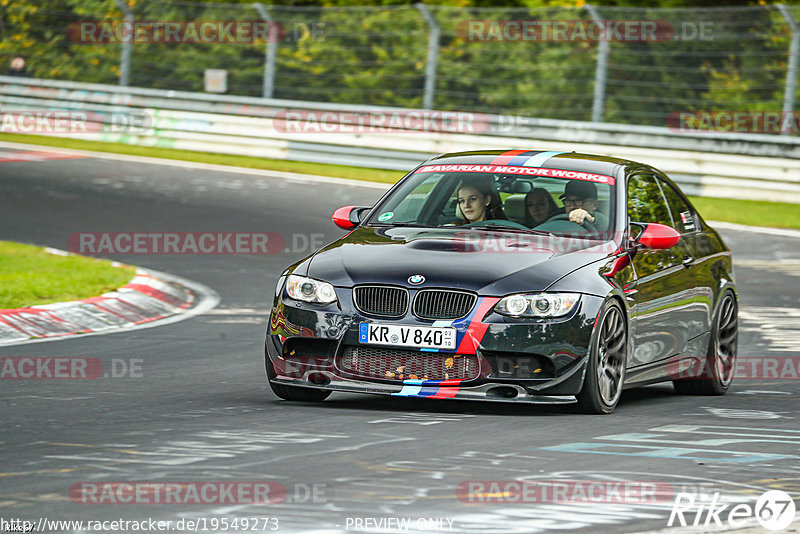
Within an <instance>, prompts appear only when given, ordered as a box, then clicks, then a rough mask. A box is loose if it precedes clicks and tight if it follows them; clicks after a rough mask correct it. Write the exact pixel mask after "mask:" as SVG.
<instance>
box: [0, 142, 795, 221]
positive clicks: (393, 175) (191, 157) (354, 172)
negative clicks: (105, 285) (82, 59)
mask: <svg viewBox="0 0 800 534" xmlns="http://www.w3.org/2000/svg"><path fill="white" fill-rule="evenodd" d="M0 141H8V142H16V143H29V144H37V145H45V146H52V147H60V148H73V149H77V150H92V151H95V152H112V153H116V154H130V155H134V156H147V157H153V158H168V159H177V160H183V161H197V162H201V163H213V164H217V165H233V166H237V167H247V168H252V169H265V170H273V171H286V172H298V173H303V174H316V175H320V176H333V177H336V178H349V179H351V180H370V181H373V182H383V183H395V182H397V181H398V180H399V179H400V178H402V177H403V175H404V173H403V172H401V171H387V170H384V169H368V168H364V167H347V166H344V165H330V164H326V163H305V162H301V161H286V160H277V159H264V158H256V157H251V156H233V155H227V154H212V153H207V152H193V151H190V150H175V149H171V148H159V147H144V146H134V145H125V144H122V143H105V142H100V141H86V140H83V139H67V138H57V137H50V136H45V135H26V134H0ZM690 198H691V201H692V203H693V204H694V205H695V207H696V208H697V209H698V210H699V211H700V213H701V214H702V215H703V218H704V219H706V220H711V221H725V222H732V223H739V224H749V225H753V226H774V227H778V228H800V206H798V205H797V204H789V203H785V202H765V201H760V200H738V199H732V198H711V197H690Z"/></svg>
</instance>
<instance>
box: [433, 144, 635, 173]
mask: <svg viewBox="0 0 800 534" xmlns="http://www.w3.org/2000/svg"><path fill="white" fill-rule="evenodd" d="M431 163H436V164H471V165H524V166H535V167H546V168H550V169H561V170H570V171H580V172H592V173H596V174H605V175H608V176H614V174H615V173H616V171H617V170H618V167H619V166H626V167H628V166H636V167H641V166H643V165H642V164H641V163H637V162H635V161H630V160H627V159H621V158H614V157H611V156H601V155H598V154H583V153H580V152H560V151H547V150H526V149H517V150H476V151H471V152H453V153H449V154H440V155H438V156H435V157H433V158H431V159H429V160H428V161H426V162H425V164H431ZM532 163H535V165H532Z"/></svg>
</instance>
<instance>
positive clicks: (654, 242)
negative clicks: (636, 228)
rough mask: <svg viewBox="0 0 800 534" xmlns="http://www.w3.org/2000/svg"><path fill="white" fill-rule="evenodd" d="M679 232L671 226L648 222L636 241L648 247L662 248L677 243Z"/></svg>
mask: <svg viewBox="0 0 800 534" xmlns="http://www.w3.org/2000/svg"><path fill="white" fill-rule="evenodd" d="M680 239H681V234H679V233H678V231H677V230H675V229H674V228H672V227H671V226H667V225H665V224H658V223H650V224H648V225H647V226H645V227H644V230H642V233H640V234H639V237H637V238H636V243H637V244H639V245H642V246H643V247H647V248H650V249H656V250H664V249H668V248H672V247H674V246H675V245H677V244H678V241H680Z"/></svg>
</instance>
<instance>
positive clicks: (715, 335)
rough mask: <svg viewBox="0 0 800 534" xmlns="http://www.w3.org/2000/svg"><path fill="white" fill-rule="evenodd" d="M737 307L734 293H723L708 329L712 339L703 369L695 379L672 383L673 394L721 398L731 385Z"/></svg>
mask: <svg viewBox="0 0 800 534" xmlns="http://www.w3.org/2000/svg"><path fill="white" fill-rule="evenodd" d="M737 316H738V305H737V304H736V298H735V297H734V296H733V293H732V292H730V291H726V292H725V293H724V294H723V296H722V300H721V301H720V303H719V307H718V309H717V315H716V317H715V318H714V323H713V324H712V326H711V339H710V340H709V342H708V354H707V355H706V361H705V362H704V365H705V367H704V368H702V369H701V370H700V371H699V372H698V373H697V376H695V377H692V378H686V379H682V380H673V382H672V384H673V386H675V391H677V392H678V393H681V394H684V395H724V394H725V393H726V392H727V391H728V388H729V387H730V385H731V382H732V381H733V374H734V371H735V368H736V354H737V347H738V337H739V328H738V319H737Z"/></svg>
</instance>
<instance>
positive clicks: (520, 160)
mask: <svg viewBox="0 0 800 534" xmlns="http://www.w3.org/2000/svg"><path fill="white" fill-rule="evenodd" d="M541 152H542V151H541V150H528V151H527V152H523V153H522V154H518V155H516V156H514V157H513V158H511V160H510V161H509V162H508V165H509V166H512V165H513V166H518V165H524V164H525V162H526V161H528V160H529V159H530V158H531V157H532V156H536V154H539V153H541Z"/></svg>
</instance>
